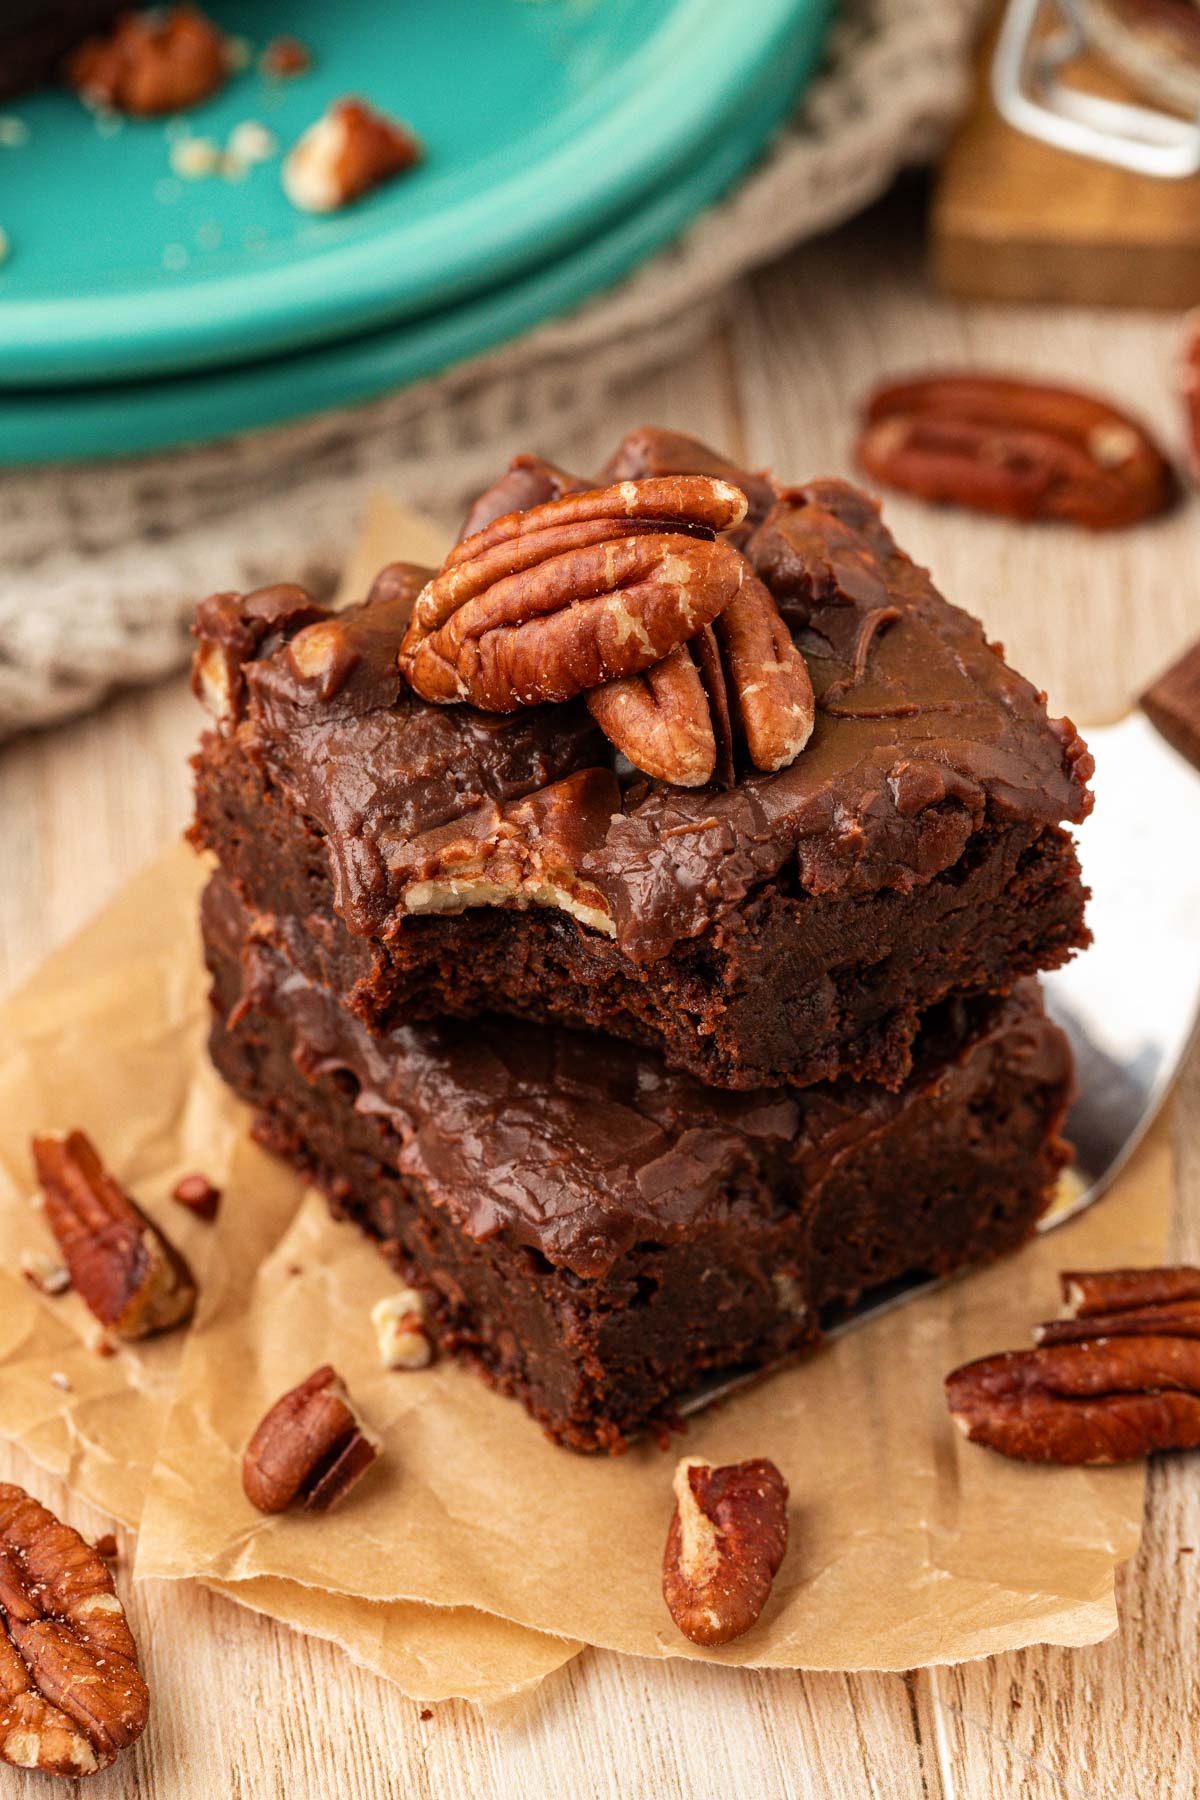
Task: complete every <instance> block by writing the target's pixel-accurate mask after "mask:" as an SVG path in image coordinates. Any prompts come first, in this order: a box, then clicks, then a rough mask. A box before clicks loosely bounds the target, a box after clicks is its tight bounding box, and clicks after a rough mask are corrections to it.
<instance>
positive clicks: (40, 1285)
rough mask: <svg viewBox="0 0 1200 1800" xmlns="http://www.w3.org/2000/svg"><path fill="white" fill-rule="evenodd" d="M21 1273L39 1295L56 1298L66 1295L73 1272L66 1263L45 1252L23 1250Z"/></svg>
mask: <svg viewBox="0 0 1200 1800" xmlns="http://www.w3.org/2000/svg"><path fill="white" fill-rule="evenodd" d="M21 1273H22V1275H23V1276H24V1277H25V1279H26V1281H27V1282H28V1283H29V1285H30V1287H33V1288H36V1289H37V1291H38V1293H39V1294H49V1295H51V1296H52V1297H56V1296H57V1295H59V1294H65V1293H66V1292H67V1290H68V1289H69V1287H70V1285H71V1271H70V1270H69V1269H68V1268H67V1265H66V1263H64V1262H60V1261H59V1259H58V1257H57V1256H51V1255H49V1254H48V1252H46V1251H44V1250H22V1252H21Z"/></svg>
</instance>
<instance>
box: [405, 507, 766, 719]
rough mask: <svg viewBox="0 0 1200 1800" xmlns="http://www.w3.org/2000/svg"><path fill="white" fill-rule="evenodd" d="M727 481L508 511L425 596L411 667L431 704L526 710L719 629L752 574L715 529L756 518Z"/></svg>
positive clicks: (411, 645)
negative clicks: (716, 622) (716, 623)
mask: <svg viewBox="0 0 1200 1800" xmlns="http://www.w3.org/2000/svg"><path fill="white" fill-rule="evenodd" d="M745 511H746V500H745V496H744V495H743V494H742V493H741V492H740V490H739V489H737V488H734V487H731V486H730V485H729V483H728V482H724V481H716V480H713V479H712V478H710V477H707V476H683V475H677V476H665V477H661V478H657V479H651V480H647V481H625V482H619V483H617V484H616V485H615V486H613V487H608V488H595V489H590V490H588V491H587V492H586V493H582V494H568V495H566V496H564V497H563V498H562V499H561V500H551V501H548V502H546V504H545V505H542V506H535V507H532V508H530V510H529V511H528V512H514V513H505V514H504V515H502V516H501V517H500V518H498V519H495V520H493V521H492V523H491V524H490V525H488V526H486V527H485V529H484V530H482V531H479V532H476V533H475V535H474V536H473V537H469V538H464V539H463V541H462V542H461V543H460V544H456V545H455V547H454V548H453V550H451V552H450V555H449V556H448V557H447V559H446V561H445V563H444V564H443V566H442V570H441V573H440V574H439V575H437V576H435V578H434V579H433V580H432V581H431V582H430V583H429V585H428V587H426V588H425V590H424V591H423V592H422V594H421V595H420V597H419V598H418V600H417V604H416V606H415V608H414V609H413V616H412V620H411V622H410V624H409V627H408V631H407V633H406V634H405V638H404V642H403V644H402V645H401V649H400V667H401V669H402V670H403V672H404V674H405V675H406V677H407V678H408V680H409V682H410V683H411V685H412V686H413V687H414V688H415V689H416V691H417V692H418V693H419V694H421V695H423V696H424V698H425V699H426V700H432V701H436V702H439V703H441V704H449V703H451V702H453V701H457V700H470V701H472V702H473V703H474V704H475V705H476V706H479V707H481V708H483V710H484V711H486V712H515V711H516V710H517V709H518V708H519V707H521V706H534V705H537V704H539V703H540V702H542V701H562V700H570V699H571V698H572V697H573V696H574V695H576V694H580V693H584V692H586V691H587V690H588V689H589V688H594V687H599V686H600V685H601V684H602V683H604V682H606V681H616V680H620V679H621V678H623V677H624V676H627V675H636V674H638V673H639V672H640V671H641V670H642V669H646V668H649V667H650V666H651V664H652V663H656V662H659V661H661V659H662V658H663V657H664V656H668V655H669V654H670V652H671V651H672V650H674V649H676V648H677V647H678V646H679V645H680V644H682V643H686V642H687V640H688V638H690V637H693V636H694V635H695V633H696V632H697V631H699V630H701V629H702V628H703V627H704V626H705V625H707V624H710V623H711V621H712V620H713V619H715V618H716V616H717V615H718V613H720V612H723V611H724V609H725V607H726V606H727V605H728V604H729V602H730V601H731V600H732V599H733V598H734V596H735V595H736V594H737V592H738V589H739V588H740V587H741V584H742V581H743V578H744V576H745V575H746V573H747V572H748V569H747V564H746V562H745V560H744V559H743V557H742V556H741V555H740V554H739V553H738V552H737V551H736V550H735V549H734V548H733V547H732V546H731V545H730V544H727V543H722V542H720V541H717V540H715V539H714V535H713V534H714V533H715V532H718V531H723V530H725V529H726V528H727V527H728V526H730V525H732V524H736V523H737V522H738V521H740V520H741V519H742V518H744V516H745Z"/></svg>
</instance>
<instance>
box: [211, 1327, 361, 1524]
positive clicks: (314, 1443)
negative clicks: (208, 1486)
mask: <svg viewBox="0 0 1200 1800" xmlns="http://www.w3.org/2000/svg"><path fill="white" fill-rule="evenodd" d="M379 1451H380V1442H379V1439H378V1438H377V1437H376V1436H375V1434H374V1432H372V1431H370V1430H369V1429H368V1427H367V1426H366V1425H365V1424H364V1423H363V1421H362V1419H361V1418H360V1417H359V1415H358V1413H357V1412H356V1411H355V1408H354V1403H353V1402H352V1400H351V1399H350V1396H349V1394H348V1393H347V1392H346V1389H345V1385H344V1383H343V1382H342V1379H341V1376H340V1375H338V1374H337V1372H336V1370H334V1369H332V1368H331V1367H330V1366H329V1364H328V1363H325V1364H323V1365H322V1367H321V1368H319V1369H314V1370H313V1372H312V1374H311V1375H310V1376H309V1377H308V1378H307V1380H305V1381H302V1382H300V1384H299V1385H298V1386H297V1387H294V1388H290V1389H289V1390H288V1392H287V1393H286V1394H284V1395H283V1396H282V1397H281V1398H280V1399H278V1400H277V1401H276V1402H275V1404H274V1406H273V1407H272V1408H271V1409H270V1411H269V1412H268V1413H267V1414H266V1416H265V1417H264V1418H263V1419H262V1421H261V1423H260V1424H259V1426H258V1429H257V1430H256V1431H255V1433H254V1436H253V1437H252V1438H251V1439H250V1442H249V1443H248V1444H247V1446H246V1454H245V1456H244V1457H243V1459H242V1486H243V1488H244V1489H245V1491H246V1498H247V1500H249V1501H250V1503H251V1505H253V1506H256V1507H257V1508H258V1510H259V1512H264V1513H277V1512H283V1511H285V1510H286V1508H287V1507H289V1506H291V1505H292V1503H293V1501H295V1500H301V1501H303V1503H304V1505H305V1506H306V1507H308V1508H309V1509H310V1510H311V1511H313V1512H328V1511H329V1508H330V1507H331V1506H336V1505H337V1503H338V1501H339V1500H343V1499H345V1497H346V1495H347V1494H348V1493H349V1492H350V1489H351V1488H352V1487H354V1486H355V1484H356V1483H357V1482H359V1481H360V1480H361V1479H362V1477H363V1476H364V1475H365V1474H366V1472H367V1470H368V1469H369V1468H370V1467H371V1464H372V1463H373V1462H374V1461H375V1459H376V1458H377V1457H378V1455H379Z"/></svg>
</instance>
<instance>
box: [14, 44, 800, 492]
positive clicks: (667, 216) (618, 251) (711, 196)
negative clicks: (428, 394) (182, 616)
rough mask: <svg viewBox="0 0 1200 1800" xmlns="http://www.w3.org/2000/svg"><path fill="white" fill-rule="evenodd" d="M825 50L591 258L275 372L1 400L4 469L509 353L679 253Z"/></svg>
mask: <svg viewBox="0 0 1200 1800" xmlns="http://www.w3.org/2000/svg"><path fill="white" fill-rule="evenodd" d="M815 56H816V47H815V41H814V40H813V39H811V38H805V39H804V40H803V41H802V40H801V39H800V38H797V40H796V41H795V42H794V43H793V44H792V46H791V47H790V50H789V53H788V54H787V55H784V56H782V57H781V58H780V59H779V60H778V61H777V63H776V66H775V67H774V69H773V70H771V71H770V72H769V75H768V76H767V77H766V78H764V79H763V80H761V81H760V82H759V84H758V85H757V86H756V87H755V88H754V89H752V90H750V91H749V92H748V93H747V94H746V96H745V99H746V101H747V106H746V109H745V110H746V112H747V114H748V115H749V116H750V118H751V120H752V125H748V124H743V125H742V127H741V128H740V129H733V128H729V129H727V130H725V131H723V132H722V133H721V134H720V135H719V138H718V141H717V143H716V145H715V147H714V148H713V149H712V150H711V151H710V153H709V155H708V156H707V157H706V158H705V159H703V160H702V161H701V162H700V163H698V164H697V166H696V167H694V168H693V169H692V170H691V171H690V172H689V173H688V174H687V176H686V177H684V178H683V179H682V180H680V181H677V182H676V183H675V184H674V185H673V186H672V187H671V188H669V189H666V190H664V191H663V192H661V193H660V194H658V195H656V196H655V197H654V198H653V199H652V200H651V201H650V202H649V203H648V204H647V205H645V206H643V207H642V208H640V209H639V210H638V211H637V212H634V213H631V214H629V215H627V216H626V217H625V218H623V219H622V220H620V221H619V222H618V223H617V224H615V225H613V226H611V227H610V228H609V230H608V231H607V232H605V233H603V234H601V235H599V236H598V237H595V238H593V239H592V240H591V241H589V242H588V243H587V244H586V245H585V246H583V247H581V248H579V249H577V250H575V251H573V252H572V253H571V254H569V255H568V256H566V257H564V258H561V259H559V261H557V262H556V263H554V264H551V265H549V266H547V267H545V268H542V269H539V270H537V271H536V272H535V273H534V274H533V275H528V276H525V277H523V278H521V279H520V280H518V281H515V282H510V283H508V284H506V285H504V286H502V287H500V288H497V289H495V290H492V291H490V292H488V293H486V294H483V295H480V296H477V297H476V298H475V299H474V300H470V301H467V302H464V303H460V305H458V306H457V307H453V308H449V309H446V310H444V311H442V312H439V313H436V314H433V315H430V316H428V317H426V318H424V319H417V320H410V321H407V322H406V323H404V324H402V325H399V326H391V327H387V328H385V329H383V330H379V331H375V332H372V333H369V334H365V335H362V336H359V337H357V338H354V339H351V340H349V341H342V342H340V343H335V344H329V345H323V346H320V347H318V348H315V349H311V350H307V351H303V352H298V353H295V354H292V355H288V356H283V357H278V358H273V359H271V360H270V361H266V362H261V363H252V364H246V365H242V366H239V367H236V368H232V369H214V370H211V371H206V372H203V373H200V374H193V375H185V376H182V377H174V378H162V379H159V380H155V381H146V382H136V383H125V384H118V385H112V386H95V387H82V388H77V389H74V390H58V391H53V390H52V391H42V392H39V393H35V392H12V391H10V392H9V393H7V394H0V464H9V465H28V464H31V463H37V462H54V461H68V460H73V459H77V458H82V457H96V456H119V455H132V454H136V453H141V452H146V451H151V450H161V449H167V448H172V447H177V446H179V445H182V444H189V443H193V444H194V443H199V442H204V441H206V440H209V439H212V438H214V437H220V436H225V435H227V434H229V433H232V432H236V431H242V430H247V429H250V428H252V427H255V426H263V425H273V424H280V423H282V422H284V421H286V420H288V419H294V418H297V417H301V416H303V415H305V414H308V413H313V412H319V411H321V410H323V409H325V408H328V407H333V406H345V405H349V404H353V403H354V402H356V401H360V400H366V399H369V398H372V397H374V396H375V395H378V394H381V393H385V392H387V391H388V390H390V389H392V388H395V387H399V386H402V385H403V384H404V383H406V382H410V381H415V380H419V379H420V378H421V377H422V376H426V375H431V374H434V373H436V372H437V371H439V370H441V369H444V368H447V367H448V366H450V365H451V364H452V363H455V362H459V361H461V360H463V359H464V358H466V357H469V356H475V355H478V354H480V353H481V352H482V351H484V350H487V349H490V348H492V347H493V346H494V345H496V344H499V343H503V342H505V341H506V340H507V339H509V338H511V337H513V336H515V335H517V334H518V333H519V332H522V331H525V330H528V329H529V328H530V327H531V326H533V325H535V324H537V323H539V322H540V321H542V320H544V319H546V318H550V317H553V316H555V315H556V314H558V313H561V312H563V311H565V310H566V309H568V308H569V307H571V306H573V305H575V304H577V303H578V302H579V301H581V300H582V299H584V298H586V297H587V296H588V295H591V294H594V293H596V292H597V291H598V290H600V289H601V288H603V287H605V286H607V285H609V284H610V283H612V282H613V281H616V280H618V279H619V278H620V277H621V276H622V275H624V274H626V273H628V271H629V270H631V269H632V268H634V267H636V266H637V265H638V264H639V263H640V262H641V261H643V260H644V259H645V257H647V256H648V255H650V254H652V253H653V252H654V251H655V250H656V249H659V248H660V247H661V246H662V245H663V244H665V243H668V242H670V240H671V239H672V238H674V237H675V236H677V235H678V233H679V232H680V230H681V229H682V228H683V227H684V226H685V225H686V224H687V223H689V222H690V221H691V220H692V219H694V218H695V216H696V214H697V213H698V212H700V211H701V210H702V209H703V208H704V207H705V206H706V205H708V204H709V203H710V202H712V201H713V200H715V199H716V198H718V197H719V195H720V194H721V193H722V192H724V191H725V190H726V189H727V188H728V187H729V186H730V185H731V184H732V183H733V182H734V181H735V180H736V179H737V177H738V176H739V175H741V174H742V173H743V172H744V171H745V169H746V168H747V167H748V166H749V164H750V163H751V162H752V161H753V160H754V158H755V157H756V155H757V154H758V153H759V149H760V137H761V127H762V124H763V122H764V121H766V122H767V124H768V126H769V125H772V124H775V123H778V122H779V120H780V119H782V118H783V117H784V116H785V114H786V113H787V111H788V110H789V109H790V107H791V105H792V103H793V100H794V95H795V91H796V85H797V79H798V78H802V77H803V75H804V73H805V72H806V71H807V70H808V69H810V68H811V65H812V63H813V61H814V60H815Z"/></svg>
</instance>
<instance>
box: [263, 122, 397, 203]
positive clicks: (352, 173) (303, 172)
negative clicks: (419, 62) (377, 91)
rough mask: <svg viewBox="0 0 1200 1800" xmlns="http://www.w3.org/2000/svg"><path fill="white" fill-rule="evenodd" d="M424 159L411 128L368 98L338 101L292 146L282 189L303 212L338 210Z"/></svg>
mask: <svg viewBox="0 0 1200 1800" xmlns="http://www.w3.org/2000/svg"><path fill="white" fill-rule="evenodd" d="M420 160H421V146H420V144H419V143H418V142H417V140H416V138H415V137H414V136H413V134H412V132H411V131H409V130H408V128H407V126H404V125H400V124H397V123H396V122H395V120H393V119H389V118H386V117H385V116H384V114H383V113H380V112H376V111H375V109H374V108H373V107H370V106H368V105H367V104H366V103H365V101H362V100H355V99H346V100H337V101H335V102H334V104H333V105H332V106H331V107H330V108H329V109H328V111H327V112H325V113H323V114H322V116H321V117H320V118H319V119H318V120H317V121H316V123H315V124H313V125H310V126H309V128H308V130H307V131H306V132H305V133H304V135H303V137H301V138H300V139H299V140H298V142H297V143H296V144H294V145H293V146H292V148H291V150H289V152H288V154H287V156H286V157H285V159H284V164H283V188H284V192H285V193H286V195H287V197H288V199H289V200H290V201H291V202H292V205H293V206H298V207H300V209H301V210H302V211H303V212H317V213H323V212H336V211H337V210H338V208H339V207H342V206H349V205H350V203H351V201H353V200H361V199H362V197H363V195H364V194H368V193H370V191H371V189H372V188H377V187H379V186H380V185H381V183H382V182H385V181H389V180H390V179H391V178H392V176H393V175H399V174H400V173H401V171H402V170H404V169H411V168H412V167H413V166H414V164H416V163H419V162H420Z"/></svg>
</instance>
